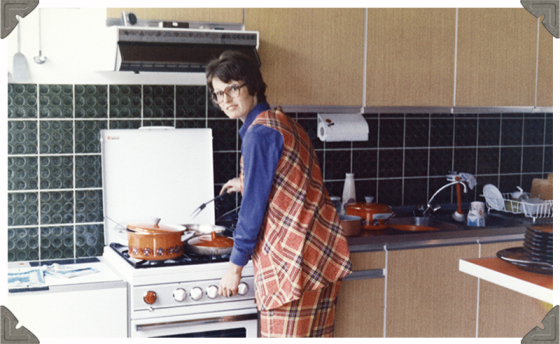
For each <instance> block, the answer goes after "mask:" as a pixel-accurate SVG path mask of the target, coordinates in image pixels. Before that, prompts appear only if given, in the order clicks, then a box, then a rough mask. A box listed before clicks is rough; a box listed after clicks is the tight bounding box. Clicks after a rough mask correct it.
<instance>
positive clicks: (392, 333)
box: [386, 244, 478, 337]
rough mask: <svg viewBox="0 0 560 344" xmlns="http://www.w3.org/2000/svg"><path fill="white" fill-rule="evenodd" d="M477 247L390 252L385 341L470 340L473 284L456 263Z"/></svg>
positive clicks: (473, 317)
mask: <svg viewBox="0 0 560 344" xmlns="http://www.w3.org/2000/svg"><path fill="white" fill-rule="evenodd" d="M477 256H478V245H477V244H474V245H459V246H446V247H435V248H423V249H410V250H399V251H389V254H388V257H387V259H388V266H387V277H386V278H387V305H386V307H387V329H386V332H387V337H474V336H475V327H476V326H475V325H476V290H477V281H476V279H474V278H472V277H471V276H468V275H466V274H464V273H462V272H460V271H459V259H461V258H465V257H477Z"/></svg>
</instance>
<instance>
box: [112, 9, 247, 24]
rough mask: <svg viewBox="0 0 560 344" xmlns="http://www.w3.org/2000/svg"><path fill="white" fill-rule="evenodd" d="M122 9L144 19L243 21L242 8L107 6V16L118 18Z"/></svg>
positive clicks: (216, 21)
mask: <svg viewBox="0 0 560 344" xmlns="http://www.w3.org/2000/svg"><path fill="white" fill-rule="evenodd" d="M123 11H126V12H132V13H134V14H136V17H138V19H144V20H168V21H196V22H199V21H201V22H215V23H243V9H242V8H108V9H107V18H120V17H121V13H122V12H123Z"/></svg>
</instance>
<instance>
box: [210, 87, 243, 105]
mask: <svg viewBox="0 0 560 344" xmlns="http://www.w3.org/2000/svg"><path fill="white" fill-rule="evenodd" d="M243 87H245V85H229V86H227V87H226V88H225V89H224V90H223V91H218V92H214V93H212V100H213V101H214V102H215V103H221V102H223V101H224V95H225V94H227V96H228V97H230V98H237V97H239V92H240V91H241V88H243Z"/></svg>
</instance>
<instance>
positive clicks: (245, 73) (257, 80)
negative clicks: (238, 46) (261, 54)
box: [206, 50, 266, 105]
mask: <svg viewBox="0 0 560 344" xmlns="http://www.w3.org/2000/svg"><path fill="white" fill-rule="evenodd" d="M214 78H218V79H220V80H221V81H223V82H225V83H229V82H230V81H232V80H235V81H242V82H243V83H244V84H245V85H246V86H247V91H248V92H249V94H250V95H252V96H253V95H255V94H256V95H257V101H258V102H259V103H262V102H265V101H266V96H265V94H264V92H265V90H266V84H265V83H264V80H263V78H262V75H261V71H260V70H259V65H258V64H257V62H256V61H255V60H254V59H252V58H251V57H249V56H247V55H245V54H244V53H242V52H239V51H233V50H228V51H224V52H223V53H222V54H221V55H220V57H219V58H217V59H214V60H212V61H211V62H210V63H209V64H208V66H207V67H206V84H207V86H208V90H209V92H210V94H212V93H213V92H214V87H213V86H212V79H214ZM216 105H217V104H216Z"/></svg>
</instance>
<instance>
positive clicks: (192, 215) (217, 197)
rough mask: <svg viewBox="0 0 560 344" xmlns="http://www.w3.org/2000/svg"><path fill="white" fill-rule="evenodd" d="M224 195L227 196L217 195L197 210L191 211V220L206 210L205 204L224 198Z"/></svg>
mask: <svg viewBox="0 0 560 344" xmlns="http://www.w3.org/2000/svg"><path fill="white" fill-rule="evenodd" d="M225 195H227V193H226V192H224V193H223V194H220V195H218V196H216V197H214V198H212V199H211V200H209V201H208V202H205V203H202V204H201V205H200V206H199V207H198V208H196V209H195V210H194V211H193V213H192V214H191V219H194V218H195V217H197V216H198V214H200V212H201V211H203V210H204V208H206V205H207V204H209V203H212V202H214V201H216V200H218V199H219V198H222V197H224V196H225Z"/></svg>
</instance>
